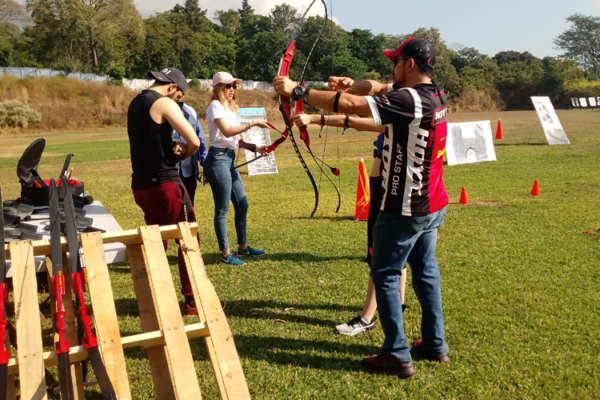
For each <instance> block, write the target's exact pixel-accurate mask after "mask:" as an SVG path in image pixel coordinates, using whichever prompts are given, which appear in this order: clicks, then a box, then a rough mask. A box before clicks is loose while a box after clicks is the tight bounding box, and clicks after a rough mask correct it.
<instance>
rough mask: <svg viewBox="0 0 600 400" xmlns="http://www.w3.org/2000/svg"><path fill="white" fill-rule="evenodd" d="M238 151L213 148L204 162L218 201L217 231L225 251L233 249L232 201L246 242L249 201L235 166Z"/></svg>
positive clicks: (240, 239)
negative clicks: (230, 235) (229, 216)
mask: <svg viewBox="0 0 600 400" xmlns="http://www.w3.org/2000/svg"><path fill="white" fill-rule="evenodd" d="M234 161H235V151H233V150H230V149H222V148H219V147H211V148H210V150H209V151H208V156H207V157H206V160H205V161H204V176H205V177H206V180H208V183H209V184H210V188H211V189H212V194H213V199H214V201H215V220H214V223H215V232H216V233H217V239H218V240H219V249H220V250H221V251H226V250H229V241H228V240H227V213H229V203H230V202H232V203H233V208H234V209H235V230H236V232H237V240H238V244H239V245H242V244H246V216H247V215H248V200H247V199H246V191H245V190H244V183H243V182H242V178H241V177H240V173H239V172H238V170H237V169H234V168H233V167H234Z"/></svg>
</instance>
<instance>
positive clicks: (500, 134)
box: [496, 120, 504, 140]
mask: <svg viewBox="0 0 600 400" xmlns="http://www.w3.org/2000/svg"><path fill="white" fill-rule="evenodd" d="M496 139H500V140H504V129H502V121H501V120H498V129H496Z"/></svg>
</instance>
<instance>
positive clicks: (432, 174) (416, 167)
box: [273, 38, 450, 378]
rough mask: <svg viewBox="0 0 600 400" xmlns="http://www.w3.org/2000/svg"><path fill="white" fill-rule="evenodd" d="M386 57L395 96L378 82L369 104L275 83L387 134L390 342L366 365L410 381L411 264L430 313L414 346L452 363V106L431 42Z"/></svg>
mask: <svg viewBox="0 0 600 400" xmlns="http://www.w3.org/2000/svg"><path fill="white" fill-rule="evenodd" d="M383 54H384V55H385V56H386V57H388V58H389V59H390V60H391V61H392V62H393V63H394V69H393V72H394V84H393V86H392V88H393V89H395V90H393V91H389V88H388V85H383V84H380V83H378V82H365V83H363V84H359V85H358V86H360V87H364V88H365V89H366V90H361V91H360V92H361V93H360V94H361V96H356V95H352V94H349V93H342V92H341V91H340V92H338V93H332V92H330V91H317V90H310V89H303V88H302V87H301V86H297V85H296V84H295V83H294V82H292V81H291V80H290V79H289V78H287V77H281V76H280V77H277V78H275V80H274V81H273V87H274V89H275V91H276V92H277V94H279V95H284V96H288V97H292V98H294V100H300V99H301V98H302V99H303V100H304V102H305V103H307V104H310V105H313V106H317V107H319V108H322V109H325V110H327V111H333V112H336V113H337V112H340V113H344V114H358V115H368V116H372V119H371V123H372V124H373V128H376V127H381V126H382V125H385V126H386V127H387V130H386V131H385V133H384V143H383V153H382V157H383V170H382V180H383V182H382V188H383V200H382V203H381V211H380V212H379V215H378V217H377V222H376V225H375V228H374V239H373V245H374V248H373V261H372V267H371V276H372V278H373V282H374V284H375V294H376V298H377V305H378V308H379V316H380V319H381V325H382V327H383V331H384V333H385V342H384V344H383V349H382V354H380V355H379V356H376V357H368V358H365V359H364V360H363V362H364V364H365V365H366V366H367V367H369V368H372V369H375V370H378V371H383V372H386V373H391V374H395V375H398V376H399V377H400V378H408V377H410V376H412V375H414V374H415V369H414V367H413V365H412V357H411V354H410V347H409V346H408V339H407V337H406V334H405V333H404V327H403V319H402V303H401V300H400V293H399V290H398V289H399V282H398V278H399V277H400V276H401V275H402V269H403V267H404V265H405V263H406V262H407V261H408V263H409V265H410V267H411V270H412V275H413V287H414V290H415V293H416V295H417V298H418V300H419V302H420V304H421V309H422V312H423V318H422V325H421V333H422V340H420V339H418V340H415V342H414V345H415V347H417V348H418V349H420V350H421V351H422V352H423V353H424V355H425V357H426V358H428V359H431V360H434V361H438V362H449V361H450V359H449V358H448V355H447V352H448V345H447V344H446V341H445V333H444V320H443V313H442V295H441V290H440V275H439V268H438V265H437V261H436V259H435V248H436V243H437V233H438V228H439V227H440V226H441V225H442V224H443V222H444V217H445V213H446V205H447V204H448V195H447V194H446V190H445V188H444V182H443V180H442V176H443V155H444V153H445V149H446V147H445V146H446V138H447V124H446V113H447V101H446V96H445V95H444V93H443V92H442V91H440V89H439V88H438V86H437V84H436V83H435V80H434V79H433V66H434V65H435V50H434V48H433V46H432V45H431V44H430V43H429V42H427V41H426V40H423V39H418V38H411V39H408V40H407V41H405V42H404V43H403V44H402V45H401V46H400V47H399V48H398V49H397V50H394V51H385V52H383ZM358 86H357V87H358ZM353 92H354V93H358V92H357V91H353ZM366 94H370V95H371V96H365V95H366ZM377 130H378V129H377ZM378 131H379V130H378Z"/></svg>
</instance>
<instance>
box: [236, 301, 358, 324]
mask: <svg viewBox="0 0 600 400" xmlns="http://www.w3.org/2000/svg"><path fill="white" fill-rule="evenodd" d="M289 307H292V308H293V309H294V310H293V311H291V312H289V314H288V312H286V311H285V309H286V308H289ZM355 308H356V307H349V306H342V305H339V304H295V303H291V302H289V303H280V302H275V301H268V300H267V301H262V300H234V301H228V302H227V308H225V314H226V315H227V317H228V318H230V317H237V318H248V319H265V320H276V319H283V320H285V321H287V322H295V323H300V324H309V325H316V326H325V327H331V328H333V327H334V326H335V325H337V324H339V323H340V321H337V320H336V321H330V320H327V319H319V318H312V317H307V316H303V315H300V314H298V312H299V311H302V310H327V311H332V312H339V311H348V312H349V313H354V314H355V313H356V311H357V309H355ZM265 309H266V310H265ZM349 315H350V314H349Z"/></svg>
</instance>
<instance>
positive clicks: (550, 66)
mask: <svg viewBox="0 0 600 400" xmlns="http://www.w3.org/2000/svg"><path fill="white" fill-rule="evenodd" d="M543 61H544V75H543V76H542V79H541V80H540V83H539V84H538V91H539V94H541V95H545V96H548V97H550V100H552V101H553V102H554V101H556V100H558V99H559V98H560V96H561V95H562V94H563V92H564V90H565V88H564V85H565V77H564V76H563V75H562V73H561V70H560V66H559V62H558V61H557V60H556V59H554V58H552V57H546V58H544V60H543Z"/></svg>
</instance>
